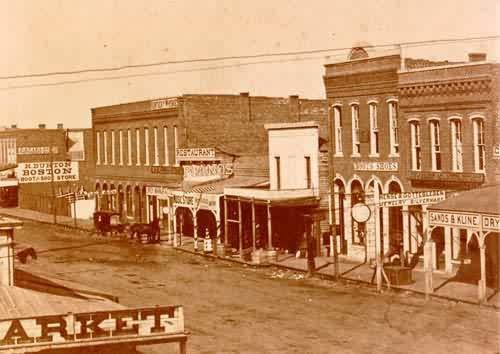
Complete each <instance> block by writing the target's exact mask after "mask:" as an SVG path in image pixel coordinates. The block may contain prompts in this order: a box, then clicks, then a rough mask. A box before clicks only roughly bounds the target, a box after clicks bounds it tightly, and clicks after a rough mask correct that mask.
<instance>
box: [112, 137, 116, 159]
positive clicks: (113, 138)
mask: <svg viewBox="0 0 500 354" xmlns="http://www.w3.org/2000/svg"><path fill="white" fill-rule="evenodd" d="M115 145H116V141H115V131H114V130H112V131H111V164H112V165H114V164H115Z"/></svg>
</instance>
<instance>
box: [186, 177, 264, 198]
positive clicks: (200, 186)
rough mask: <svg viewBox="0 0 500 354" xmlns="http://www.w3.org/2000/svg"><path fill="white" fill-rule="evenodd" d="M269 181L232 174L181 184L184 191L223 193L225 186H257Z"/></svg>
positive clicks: (262, 178)
mask: <svg viewBox="0 0 500 354" xmlns="http://www.w3.org/2000/svg"><path fill="white" fill-rule="evenodd" d="M268 183H269V180H268V178H266V177H254V176H232V177H229V178H224V179H219V180H215V181H210V182H203V183H189V182H185V183H184V184H183V186H182V190H183V191H184V192H192V193H210V194H223V193H224V188H225V187H258V186H263V185H267V184H268Z"/></svg>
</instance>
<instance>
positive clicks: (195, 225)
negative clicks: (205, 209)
mask: <svg viewBox="0 0 500 354" xmlns="http://www.w3.org/2000/svg"><path fill="white" fill-rule="evenodd" d="M191 214H193V241H194V250H195V251H198V220H196V209H191Z"/></svg>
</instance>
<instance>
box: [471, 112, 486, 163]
mask: <svg viewBox="0 0 500 354" xmlns="http://www.w3.org/2000/svg"><path fill="white" fill-rule="evenodd" d="M472 127H473V134H474V168H475V170H476V172H484V169H485V165H486V161H485V151H486V149H485V144H484V121H483V120H482V119H481V118H475V119H473V120H472Z"/></svg>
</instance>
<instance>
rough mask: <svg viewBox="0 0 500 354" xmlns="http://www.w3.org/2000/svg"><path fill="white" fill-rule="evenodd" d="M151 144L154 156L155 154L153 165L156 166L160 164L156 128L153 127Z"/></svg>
mask: <svg viewBox="0 0 500 354" xmlns="http://www.w3.org/2000/svg"><path fill="white" fill-rule="evenodd" d="M153 144H154V149H155V150H154V154H155V161H154V165H155V166H158V165H159V164H160V154H159V152H158V128H157V127H154V128H153Z"/></svg>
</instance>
